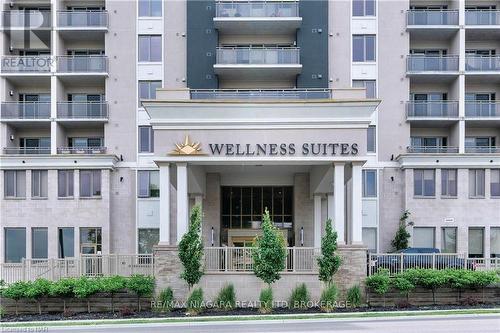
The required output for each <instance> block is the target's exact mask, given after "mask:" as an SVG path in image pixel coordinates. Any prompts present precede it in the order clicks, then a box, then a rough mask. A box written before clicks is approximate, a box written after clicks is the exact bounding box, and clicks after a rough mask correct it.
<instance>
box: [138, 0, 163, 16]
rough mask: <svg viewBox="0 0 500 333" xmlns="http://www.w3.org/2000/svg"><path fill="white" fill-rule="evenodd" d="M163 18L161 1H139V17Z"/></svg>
mask: <svg viewBox="0 0 500 333" xmlns="http://www.w3.org/2000/svg"><path fill="white" fill-rule="evenodd" d="M158 16H161V0H139V17H158Z"/></svg>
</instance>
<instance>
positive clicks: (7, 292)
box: [2, 281, 28, 316]
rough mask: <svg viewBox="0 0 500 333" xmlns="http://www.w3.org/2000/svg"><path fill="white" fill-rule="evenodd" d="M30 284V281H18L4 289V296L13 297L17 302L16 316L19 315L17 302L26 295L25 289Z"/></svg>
mask: <svg viewBox="0 0 500 333" xmlns="http://www.w3.org/2000/svg"><path fill="white" fill-rule="evenodd" d="M27 286H28V282H25V281H18V282H14V283H12V284H11V285H9V286H8V287H7V288H5V289H3V290H2V296H3V297H6V298H10V299H13V300H14V301H15V302H16V316H17V315H18V309H17V303H18V301H19V300H20V299H21V298H23V297H24V291H25V290H26V288H27Z"/></svg>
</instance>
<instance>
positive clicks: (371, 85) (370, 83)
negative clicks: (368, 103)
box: [352, 80, 377, 98]
mask: <svg viewBox="0 0 500 333" xmlns="http://www.w3.org/2000/svg"><path fill="white" fill-rule="evenodd" d="M352 87H353V88H365V89H366V98H377V81H376V80H352Z"/></svg>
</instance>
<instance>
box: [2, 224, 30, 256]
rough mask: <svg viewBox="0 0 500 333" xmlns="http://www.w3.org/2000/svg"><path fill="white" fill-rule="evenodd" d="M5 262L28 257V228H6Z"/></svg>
mask: <svg viewBox="0 0 500 333" xmlns="http://www.w3.org/2000/svg"><path fill="white" fill-rule="evenodd" d="M4 230H5V234H4V236H5V263H18V262H21V261H22V259H23V258H26V228H5V229H4Z"/></svg>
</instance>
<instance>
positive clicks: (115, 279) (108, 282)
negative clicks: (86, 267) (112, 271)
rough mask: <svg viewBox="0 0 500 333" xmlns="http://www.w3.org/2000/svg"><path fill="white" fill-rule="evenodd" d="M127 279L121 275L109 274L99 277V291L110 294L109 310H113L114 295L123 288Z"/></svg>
mask: <svg viewBox="0 0 500 333" xmlns="http://www.w3.org/2000/svg"><path fill="white" fill-rule="evenodd" d="M126 284H127V280H126V279H125V278H124V277H123V276H118V275H117V276H110V277H105V278H102V279H101V291H102V292H104V293H108V294H110V295H111V312H113V313H114V312H115V304H114V295H115V293H117V292H119V291H120V290H123V289H125V286H126Z"/></svg>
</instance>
